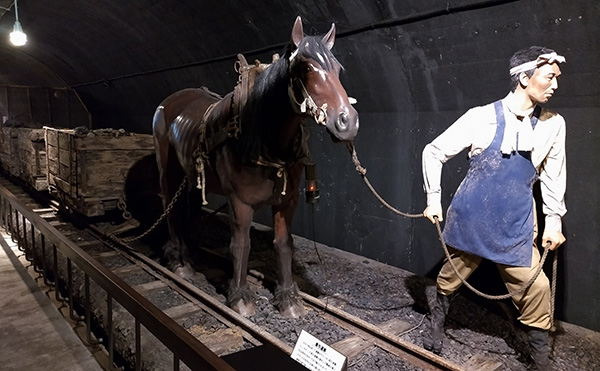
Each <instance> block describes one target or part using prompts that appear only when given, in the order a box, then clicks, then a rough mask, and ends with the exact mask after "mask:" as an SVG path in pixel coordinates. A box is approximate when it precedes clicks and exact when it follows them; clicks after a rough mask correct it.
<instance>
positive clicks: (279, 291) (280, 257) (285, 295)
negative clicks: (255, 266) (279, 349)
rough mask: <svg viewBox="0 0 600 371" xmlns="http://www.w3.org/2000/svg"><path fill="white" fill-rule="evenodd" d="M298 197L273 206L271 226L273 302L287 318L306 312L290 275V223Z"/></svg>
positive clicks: (291, 253)
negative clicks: (274, 263)
mask: <svg viewBox="0 0 600 371" xmlns="http://www.w3.org/2000/svg"><path fill="white" fill-rule="evenodd" d="M297 203H298V198H297V197H296V198H295V199H293V200H290V202H288V203H287V204H286V205H284V206H273V227H274V229H275V240H274V241H273V244H274V245H275V251H276V252H277V269H278V272H277V273H278V278H279V282H278V284H277V288H276V289H275V301H274V304H275V305H276V306H277V308H279V312H280V313H281V314H282V315H283V316H285V317H288V318H298V317H302V316H303V315H304V314H306V309H305V308H304V303H303V301H302V298H301V297H300V295H299V294H298V287H297V286H296V283H295V282H294V278H293V275H292V259H293V253H294V242H293V239H292V233H291V225H292V217H293V216H294V210H295V209H296V205H297Z"/></svg>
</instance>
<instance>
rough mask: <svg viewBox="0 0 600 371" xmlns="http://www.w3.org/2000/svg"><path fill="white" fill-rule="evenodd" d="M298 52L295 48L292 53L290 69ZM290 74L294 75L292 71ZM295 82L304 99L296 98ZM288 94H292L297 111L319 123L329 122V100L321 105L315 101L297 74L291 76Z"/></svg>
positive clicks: (291, 97) (291, 98)
mask: <svg viewBox="0 0 600 371" xmlns="http://www.w3.org/2000/svg"><path fill="white" fill-rule="evenodd" d="M297 54H298V49H296V50H294V52H293V53H292V54H291V55H290V58H289V61H290V65H289V69H290V70H291V69H292V61H293V59H294V58H295V57H296V55H297ZM290 75H292V74H291V72H290ZM294 83H296V84H297V87H298V88H299V89H300V91H301V92H302V101H298V99H297V98H296V93H295V89H294ZM288 95H289V96H290V100H291V101H292V102H293V104H292V106H293V107H294V110H295V111H296V112H297V113H301V114H308V115H310V116H311V117H312V118H313V119H314V120H315V121H316V123H317V124H319V125H323V126H325V124H326V122H327V102H325V103H323V104H322V105H321V106H320V107H319V106H318V105H317V103H315V100H314V99H313V98H312V97H311V96H310V93H309V92H308V90H306V86H304V83H303V82H302V79H300V78H298V77H295V76H292V77H290V81H289V84H288Z"/></svg>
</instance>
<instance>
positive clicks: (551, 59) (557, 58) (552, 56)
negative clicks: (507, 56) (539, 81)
mask: <svg viewBox="0 0 600 371" xmlns="http://www.w3.org/2000/svg"><path fill="white" fill-rule="evenodd" d="M566 61H567V60H566V59H565V57H563V56H562V55H558V54H556V52H552V53H548V54H542V55H540V56H539V57H537V59H536V60H535V61H531V62H525V63H523V64H520V65H518V66H516V67H513V68H511V69H510V75H511V76H514V75H518V74H520V73H521V72H525V71H529V70H533V69H535V68H538V67H540V66H541V65H544V64H546V63H548V64H552V63H564V62H566Z"/></svg>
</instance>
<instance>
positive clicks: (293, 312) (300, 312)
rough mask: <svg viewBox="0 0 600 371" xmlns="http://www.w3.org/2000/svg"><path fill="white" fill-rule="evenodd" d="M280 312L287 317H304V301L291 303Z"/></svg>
mask: <svg viewBox="0 0 600 371" xmlns="http://www.w3.org/2000/svg"><path fill="white" fill-rule="evenodd" d="M280 312H281V315H282V316H284V317H286V318H300V317H304V315H305V314H306V308H304V305H302V303H300V304H297V305H291V306H289V307H287V308H285V309H282V310H281V311H280Z"/></svg>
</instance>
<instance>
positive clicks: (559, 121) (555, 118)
mask: <svg viewBox="0 0 600 371" xmlns="http://www.w3.org/2000/svg"><path fill="white" fill-rule="evenodd" d="M510 95H511V94H509V95H508V96H507V97H505V98H504V99H503V103H504V104H503V107H504V117H505V121H506V128H505V135H504V139H503V142H502V148H501V149H502V151H503V152H505V151H506V150H509V151H510V150H517V149H518V150H526V151H528V150H531V161H532V163H533V166H535V168H536V170H537V172H538V174H539V178H540V185H541V191H542V201H543V212H544V214H545V215H546V230H547V231H558V232H562V223H561V218H562V216H563V215H565V213H566V212H567V209H566V206H565V200H564V198H565V191H566V183H567V169H566V153H565V135H566V124H565V120H564V118H563V117H562V116H561V115H559V114H558V113H555V112H551V111H548V110H546V109H542V112H541V114H540V117H539V120H538V123H537V125H536V126H535V129H531V122H530V118H531V115H532V114H533V109H531V110H528V111H527V112H520V113H515V112H517V110H511V108H510V107H509V102H510V99H508V98H510ZM496 126H497V124H496V111H495V109H494V105H493V103H492V104H488V105H485V106H480V107H474V108H471V109H470V110H468V111H467V112H466V113H465V114H464V115H462V116H461V117H460V118H459V119H458V120H456V121H455V122H454V123H453V124H452V125H451V126H450V127H449V128H448V129H446V131H444V132H443V133H442V134H440V135H439V136H438V137H437V138H436V139H434V140H433V142H431V143H429V144H428V145H426V146H425V148H424V149H423V182H424V183H423V186H424V189H425V192H426V193H427V205H428V206H429V205H435V204H438V205H439V204H440V203H441V191H442V189H441V175H442V165H443V164H444V163H445V162H446V161H448V160H449V159H451V158H452V157H454V156H456V155H457V154H459V153H460V152H462V151H463V150H464V149H466V148H469V153H468V154H469V158H471V157H473V156H476V155H478V154H480V153H481V152H483V151H484V150H485V149H486V148H487V147H488V146H489V145H490V144H491V143H492V140H493V139H494V135H495V133H496ZM517 138H518V139H517Z"/></svg>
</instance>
